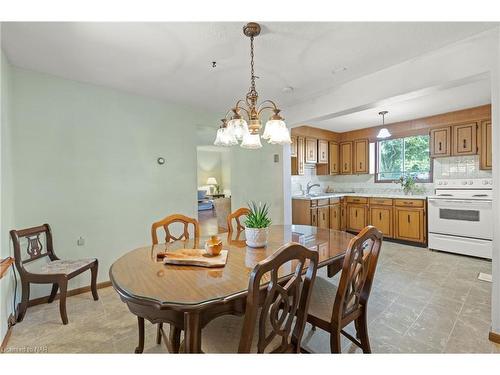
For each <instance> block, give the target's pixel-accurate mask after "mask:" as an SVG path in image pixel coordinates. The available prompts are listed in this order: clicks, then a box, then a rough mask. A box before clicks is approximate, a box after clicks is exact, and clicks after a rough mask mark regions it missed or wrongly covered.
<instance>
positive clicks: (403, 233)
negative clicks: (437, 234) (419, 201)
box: [394, 207, 425, 242]
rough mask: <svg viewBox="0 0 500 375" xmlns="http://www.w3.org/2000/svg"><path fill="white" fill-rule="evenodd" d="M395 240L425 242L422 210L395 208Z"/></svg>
mask: <svg viewBox="0 0 500 375" xmlns="http://www.w3.org/2000/svg"><path fill="white" fill-rule="evenodd" d="M394 226H395V236H394V237H395V238H396V239H398V240H405V241H413V242H425V233H424V232H425V228H424V210H423V209H421V208H405V207H395V208H394Z"/></svg>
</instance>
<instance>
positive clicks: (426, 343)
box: [7, 242, 500, 353]
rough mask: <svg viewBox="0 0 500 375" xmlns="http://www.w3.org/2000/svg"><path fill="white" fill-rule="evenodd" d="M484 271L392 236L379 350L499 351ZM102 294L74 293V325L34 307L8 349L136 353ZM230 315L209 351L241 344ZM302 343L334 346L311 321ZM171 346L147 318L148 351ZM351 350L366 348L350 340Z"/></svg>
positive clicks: (376, 328)
mask: <svg viewBox="0 0 500 375" xmlns="http://www.w3.org/2000/svg"><path fill="white" fill-rule="evenodd" d="M479 272H491V263H490V262H487V261H483V260H478V259H474V258H468V257H462V256H458V255H451V254H445V253H439V252H432V251H429V250H427V249H422V248H416V247H411V246H404V245H400V244H395V243H390V242H385V243H384V244H383V248H382V251H381V255H380V260H379V266H378V269H377V273H376V275H375V282H374V287H373V291H372V295H371V297H370V301H369V321H370V322H369V334H370V340H371V344H372V350H373V352H375V353H441V352H443V353H498V352H500V346H497V345H495V344H493V343H491V342H490V341H488V331H489V325H490V287H491V284H489V283H486V282H482V281H479V280H477V274H478V273H479ZM320 273H321V274H323V276H324V271H323V270H322V271H321V272H320ZM99 295H100V299H99V301H96V302H95V301H93V300H92V297H91V295H90V293H86V294H82V295H78V296H73V297H70V298H69V299H68V302H67V304H68V315H69V321H70V323H69V324H68V325H67V326H63V325H62V324H61V320H60V317H59V312H58V304H57V303H53V304H45V305H39V306H34V307H32V308H29V309H28V312H27V315H26V318H25V320H24V321H23V322H21V323H18V324H17V325H16V326H14V328H13V332H12V336H11V338H10V340H9V343H8V348H7V351H10V352H23V351H24V352H25V351H28V350H29V351H33V350H38V351H42V352H49V353H133V350H134V348H135V346H136V344H137V323H136V318H135V317H134V316H133V315H132V314H131V313H130V312H129V311H128V310H127V307H126V306H125V304H124V303H122V302H121V301H120V299H119V298H118V296H117V294H116V292H115V291H114V290H113V289H112V288H105V289H101V290H99ZM229 321H231V323H227V320H226V321H224V320H219V321H216V322H214V323H213V324H214V327H217V331H218V333H219V334H220V335H222V334H225V335H228V336H231V337H227V340H223V342H224V344H222V345H216V344H212V343H213V342H214V341H213V340H214V338H213V337H206V339H205V345H204V346H203V348H204V350H206V351H208V352H214V351H215V352H219V351H232V350H233V348H234V349H235V348H236V346H230V347H229V343H231V345H235V344H234V343H235V342H236V341H235V340H233V339H236V338H237V337H238V336H239V330H238V329H235V327H237V324H236V323H235V320H234V319H233V320H229ZM209 329H210V330H211V331H213V328H212V327H211V328H209ZM351 329H352V328H351ZM206 336H208V335H206ZM303 342H304V345H305V346H306V347H308V348H309V349H310V350H312V351H314V352H320V353H327V352H329V337H328V335H327V334H325V333H324V332H322V331H321V330H319V329H318V330H316V331H314V332H313V331H311V329H310V327H307V329H306V333H305V336H304V341H303ZM226 343H228V344H226ZM211 349H213V350H211ZM165 351H166V349H165V348H164V346H159V345H156V344H155V329H154V326H153V325H152V324H150V323H146V344H145V352H148V353H162V352H165ZM344 351H345V352H360V351H359V350H356V348H355V347H354V346H353V345H350V344H349V342H348V341H347V340H345V341H344Z"/></svg>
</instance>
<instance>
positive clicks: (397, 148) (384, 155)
mask: <svg viewBox="0 0 500 375" xmlns="http://www.w3.org/2000/svg"><path fill="white" fill-rule="evenodd" d="M376 153H377V163H376V166H375V168H376V171H375V181H376V182H392V181H396V180H398V179H399V178H400V177H401V176H404V175H411V176H414V177H416V179H417V181H418V182H431V181H432V173H431V158H430V154H429V136H428V135H416V136H412V137H406V138H397V139H387V140H384V141H379V142H377V147H376Z"/></svg>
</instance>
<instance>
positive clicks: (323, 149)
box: [318, 139, 328, 164]
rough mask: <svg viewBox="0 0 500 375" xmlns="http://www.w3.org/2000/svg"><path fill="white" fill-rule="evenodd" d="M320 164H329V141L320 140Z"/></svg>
mask: <svg viewBox="0 0 500 375" xmlns="http://www.w3.org/2000/svg"><path fill="white" fill-rule="evenodd" d="M318 164H328V141H325V140H323V139H319V140H318Z"/></svg>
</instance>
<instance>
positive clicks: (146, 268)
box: [109, 225, 354, 353]
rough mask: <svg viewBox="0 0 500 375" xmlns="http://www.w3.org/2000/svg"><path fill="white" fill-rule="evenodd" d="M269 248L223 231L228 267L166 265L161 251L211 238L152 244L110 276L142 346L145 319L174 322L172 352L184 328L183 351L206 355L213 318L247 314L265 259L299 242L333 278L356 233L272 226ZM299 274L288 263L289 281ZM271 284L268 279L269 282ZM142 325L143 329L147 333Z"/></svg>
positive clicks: (281, 272) (283, 269)
mask: <svg viewBox="0 0 500 375" xmlns="http://www.w3.org/2000/svg"><path fill="white" fill-rule="evenodd" d="M268 230H269V232H268V242H267V245H266V246H265V247H263V248H251V247H248V246H247V245H246V243H245V232H244V230H243V231H239V232H228V233H221V234H219V236H220V238H221V240H222V245H223V249H224V250H227V251H228V256H227V261H226V264H225V266H223V267H219V268H204V267H199V266H186V265H171V264H168V265H167V264H164V263H163V260H162V259H161V258H160V257H159V256H158V255H159V254H161V253H165V252H171V251H179V250H180V249H199V248H203V247H204V244H205V241H206V240H208V239H209V238H210V236H200V237H198V238H192V239H185V240H177V241H172V242H169V243H162V244H157V245H149V246H144V247H140V248H137V249H135V250H132V251H129V252H127V253H126V254H124V255H123V256H122V257H120V258H119V259H117V260H116V261H115V262H114V263H113V264H112V266H111V268H110V270H109V276H110V280H111V282H112V285H113V287H114V289H115V290H116V291H117V293H118V294H119V296H120V298H121V300H122V301H123V302H124V303H126V304H127V306H128V309H129V310H130V312H131V313H132V314H135V315H136V316H137V317H138V321H139V345H138V347H137V349H136V352H142V349H143V348H144V320H148V321H150V322H151V323H167V324H170V332H169V336H168V337H167V335H165V333H164V332H163V331H162V336H163V338H164V340H165V341H166V344H167V348H168V350H169V352H178V351H179V348H180V334H181V332H182V331H184V343H183V351H184V352H185V353H201V340H202V330H203V327H205V326H206V325H207V324H208V323H209V322H210V321H212V320H213V319H215V318H217V317H219V316H222V315H227V314H232V315H243V314H244V313H245V302H246V297H247V290H248V283H249V278H250V273H251V272H252V270H253V269H254V267H255V266H256V265H257V263H259V262H260V261H262V260H264V259H266V258H267V257H269V256H270V255H272V254H273V253H274V252H275V251H277V250H278V249H279V248H281V247H282V246H283V245H286V244H288V243H291V242H294V243H299V244H301V245H303V246H305V247H307V248H309V249H314V250H316V251H318V254H319V263H318V267H319V268H321V267H326V268H327V275H328V277H333V276H334V275H335V274H337V273H338V272H339V271H340V270H341V269H342V263H343V259H344V256H345V253H346V250H347V248H348V245H349V242H350V241H351V239H352V238H353V237H354V235H352V234H350V233H347V232H343V231H338V230H333V229H327V228H319V227H315V226H307V225H271V226H270V227H269V228H268ZM292 273H293V269H292V265H290V266H289V267H286V265H285V266H282V267H280V270H279V272H278V276H279V277H280V278H282V279H283V280H286V278H287V277H290V276H291V274H292ZM263 282H264V283H265V281H263ZM141 323H142V331H141Z"/></svg>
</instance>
